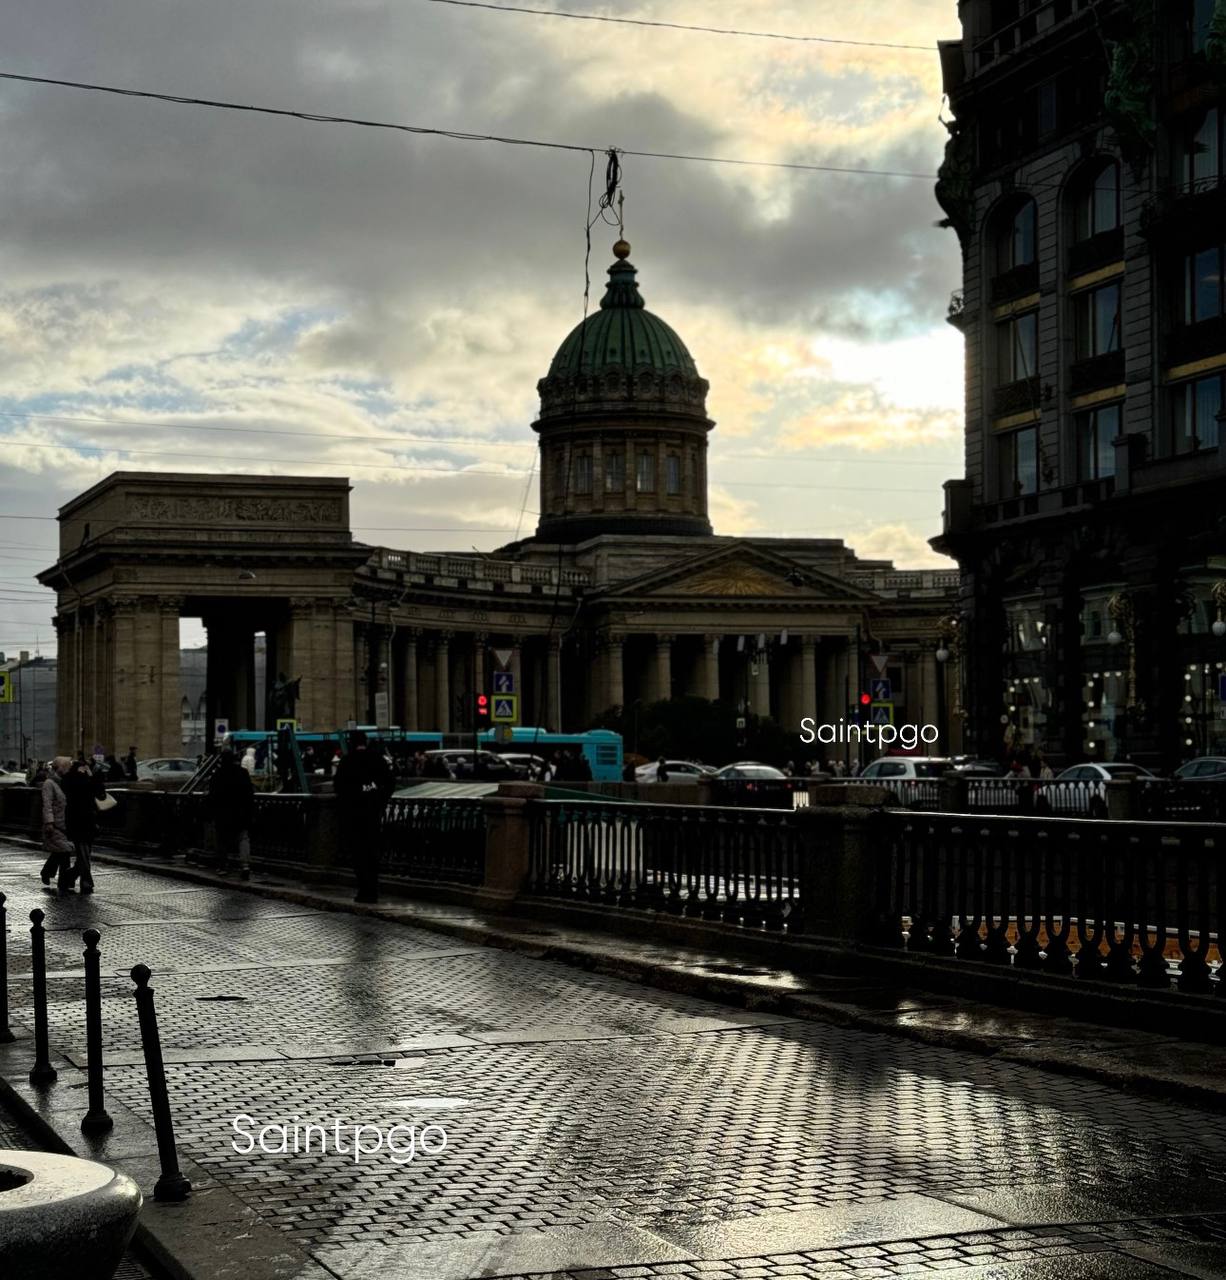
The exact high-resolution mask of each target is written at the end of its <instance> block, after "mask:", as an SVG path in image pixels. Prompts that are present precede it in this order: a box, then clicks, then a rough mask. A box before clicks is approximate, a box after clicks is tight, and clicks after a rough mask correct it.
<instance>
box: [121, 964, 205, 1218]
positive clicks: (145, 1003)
mask: <svg viewBox="0 0 1226 1280" xmlns="http://www.w3.org/2000/svg"><path fill="white" fill-rule="evenodd" d="M150 977H152V974H151V973H150V972H149V966H148V965H143V964H138V965H133V967H132V981H133V982H135V983H136V1012H137V1015H138V1016H139V1017H140V1039H141V1047H142V1048H143V1049H144V1051H145V1074H146V1075H147V1076H148V1077H149V1104H150V1106H151V1107H152V1108H153V1128H154V1132H155V1133H156V1134H157V1140H158V1160H159V1162H160V1163H161V1166H162V1173H161V1176H160V1177H159V1178H158V1180H157V1184H156V1186H154V1188H153V1198H154V1199H155V1200H186V1199H187V1195H188V1192H190V1191H191V1189H192V1184H191V1183H190V1182H188V1180H187V1179H186V1178H185V1177H184V1176H183V1174H182V1173H180V1171H179V1153H178V1152H177V1151H176V1150H175V1130H174V1122H173V1121H172V1120H171V1118H170V1097H169V1095H168V1094H167V1092H166V1067H165V1065H164V1064H163V1062H162V1042H161V1040H160V1039H159V1038H158V1020H157V1014H156V1013H155V1012H154V1010H153V988H152V987H151V986H150V985H149V979H150Z"/></svg>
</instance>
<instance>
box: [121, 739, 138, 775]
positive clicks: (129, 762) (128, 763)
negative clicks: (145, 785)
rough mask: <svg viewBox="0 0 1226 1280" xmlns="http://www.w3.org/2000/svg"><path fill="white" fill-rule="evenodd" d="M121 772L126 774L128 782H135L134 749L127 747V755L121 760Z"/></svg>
mask: <svg viewBox="0 0 1226 1280" xmlns="http://www.w3.org/2000/svg"><path fill="white" fill-rule="evenodd" d="M123 771H124V773H125V774H127V777H128V781H129V782H135V781H136V748H135V747H129V748H128V754H127V755H126V756H124V758H123Z"/></svg>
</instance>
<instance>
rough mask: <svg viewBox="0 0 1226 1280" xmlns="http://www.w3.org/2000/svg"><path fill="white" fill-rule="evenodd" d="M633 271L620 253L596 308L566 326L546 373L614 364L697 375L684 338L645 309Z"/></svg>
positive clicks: (592, 370)
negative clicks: (581, 319) (570, 325)
mask: <svg viewBox="0 0 1226 1280" xmlns="http://www.w3.org/2000/svg"><path fill="white" fill-rule="evenodd" d="M620 243H621V244H624V243H625V242H624V241H622V242H620ZM626 249H627V251H628V250H629V245H626ZM636 275H637V272H636V271H635V269H634V267H632V266H631V265H630V263H629V262H628V261H627V260H625V259H624V258H623V259H622V260H620V261H618V262H615V263H614V264H613V265H612V266H611V267H610V268H609V287H608V288H607V289H606V290H605V295H604V297H603V298H602V299H601V300H600V310H599V311H597V312H595V313H593V314H592V315H590V316H588V318H587V319H586V320H584V321H583V322H582V323H581V324H578V325H576V326H575V327H574V328H573V329H572V330H571V331H570V333H569V334H568V335H567V337H566V340H565V341H564V342H563V343H562V345H561V346H560V347H559V348H558V353H557V355H555V356H554V358H553V363H552V364H550V366H549V374H548V377H550V378H559V377H560V378H573V377H575V376H576V375H582V374H587V375H593V374H603V373H607V372H609V371H610V370H614V369H617V370H624V371H625V372H628V373H629V372H635V371H637V370H640V369H650V370H651V371H653V372H655V373H660V374H670V373H680V374H682V375H684V376H685V377H687V378H696V377H698V368H697V366H696V365H695V364H694V357H693V356H691V355H690V353H689V351H688V350H686V346H685V343H684V342H682V341H681V339H680V338H679V337H678V336H677V335H676V333H674V332H673V330H672V329H670V328H669V326H668V325H666V324H665V323H664V321H663V320H661V319H660V317H659V316H655V315H652V313H651V312H650V311H648V310H647V309H646V307H645V305H644V303H643V297H642V294H640V293H639V286H638V283H637V281H636V280H635V276H636Z"/></svg>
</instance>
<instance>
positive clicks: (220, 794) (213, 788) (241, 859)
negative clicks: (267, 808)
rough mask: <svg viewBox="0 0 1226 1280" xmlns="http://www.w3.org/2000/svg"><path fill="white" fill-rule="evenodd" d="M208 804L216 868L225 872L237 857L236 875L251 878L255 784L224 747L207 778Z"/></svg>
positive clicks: (229, 750) (241, 878) (228, 749)
mask: <svg viewBox="0 0 1226 1280" xmlns="http://www.w3.org/2000/svg"><path fill="white" fill-rule="evenodd" d="M209 808H210V809H211V810H212V813H213V826H214V829H215V831H216V832H217V854H218V862H219V864H220V865H219V868H218V869H219V870H220V871H221V873H222V874H223V875H225V874H226V873H227V872H228V871H229V870H230V866H231V863H232V862H233V861H234V860H235V858H237V859H238V878H239V879H240V880H250V879H251V823H252V820H253V819H254V817H255V786H254V785H253V784H252V781H251V774H250V773H249V772H248V771H247V770H246V769H245V768H244V767H243V766H242V764H241V763H240V762H239V761H238V759H237V758H236V757H235V755H234V752H233V751H232V750H231V749H230V748H229V747H226V748H225V749H224V750H223V751H222V753H221V759H220V760H219V761H218V764H217V769H216V771H215V772H214V774H213V777H212V779H211V780H210V782H209Z"/></svg>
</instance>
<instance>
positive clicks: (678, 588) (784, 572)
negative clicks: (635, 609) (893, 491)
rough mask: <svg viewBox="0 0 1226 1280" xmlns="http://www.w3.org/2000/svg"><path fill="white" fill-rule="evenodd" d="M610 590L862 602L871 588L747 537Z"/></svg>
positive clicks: (642, 594) (684, 596)
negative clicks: (754, 543) (777, 552)
mask: <svg viewBox="0 0 1226 1280" xmlns="http://www.w3.org/2000/svg"><path fill="white" fill-rule="evenodd" d="M609 595H610V596H615V597H616V596H633V597H635V598H637V599H642V598H644V597H655V598H662V599H673V600H676V599H684V600H686V601H694V600H700V599H701V600H711V601H716V600H728V599H738V600H744V599H747V598H755V599H760V600H788V601H799V600H813V601H817V600H823V601H828V602H831V601H844V602H860V601H869V600H872V599H873V596H872V595H871V593H869V592H866V591H863V590H862V589H860V588H859V587H855V586H852V584H851V583H848V582H844V581H842V580H840V579H838V578H835V577H833V576H831V575H830V574H826V573H822V572H821V571H820V570H816V569H813V568H810V567H809V566H808V565H802V564H799V563H797V562H796V561H794V560H789V559H788V558H787V557H785V556H778V555H774V554H772V553H771V552H768V551H765V550H763V549H762V548H760V547H755V546H751V545H750V544H748V543H736V544H733V545H732V546H729V547H722V548H720V549H719V550H718V551H715V552H710V553H708V554H705V555H701V556H695V557H693V558H692V559H689V560H685V561H682V562H680V563H674V564H671V565H669V566H668V567H667V568H666V569H661V570H656V571H654V572H652V573H649V574H644V575H643V576H641V577H639V578H634V579H632V580H631V581H629V582H622V583H619V584H618V585H617V586H616V587H614V588H612V590H611V591H610V592H609Z"/></svg>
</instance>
